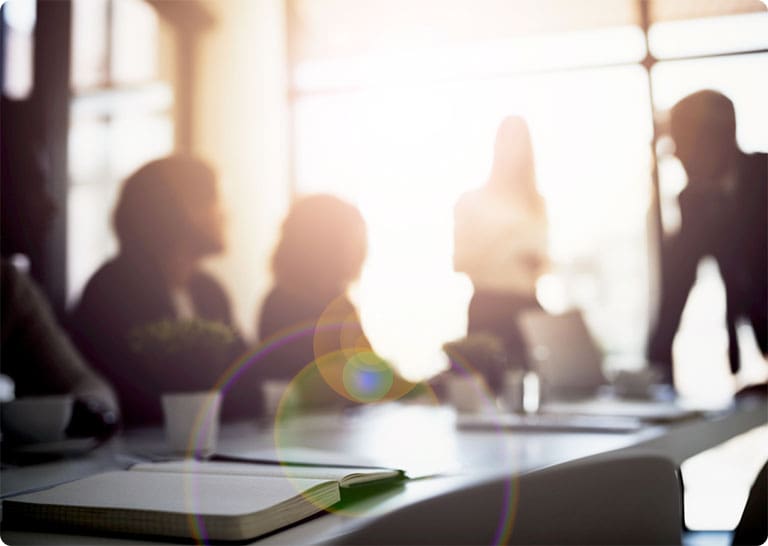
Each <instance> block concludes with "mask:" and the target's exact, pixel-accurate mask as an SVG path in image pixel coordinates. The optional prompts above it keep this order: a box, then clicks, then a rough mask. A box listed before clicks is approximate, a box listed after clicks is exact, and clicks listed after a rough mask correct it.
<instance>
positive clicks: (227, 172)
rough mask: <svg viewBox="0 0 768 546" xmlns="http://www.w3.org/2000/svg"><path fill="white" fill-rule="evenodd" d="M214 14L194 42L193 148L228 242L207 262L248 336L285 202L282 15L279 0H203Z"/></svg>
mask: <svg viewBox="0 0 768 546" xmlns="http://www.w3.org/2000/svg"><path fill="white" fill-rule="evenodd" d="M205 5H206V6H207V7H208V8H209V10H210V12H211V13H212V14H213V15H214V17H215V18H216V20H217V22H216V26H215V28H213V29H212V30H209V31H208V32H207V33H206V34H205V35H204V37H203V39H202V40H201V43H200V46H199V60H198V63H197V67H196V68H197V70H198V72H197V75H196V77H197V96H196V99H195V100H196V104H195V108H196V115H195V126H194V148H195V152H196V153H197V154H199V155H200V156H201V157H203V158H205V159H206V160H208V161H209V162H210V163H211V164H212V165H213V166H214V168H215V169H216V171H217V173H218V175H219V180H220V188H221V193H222V197H223V202H224V207H225V212H226V214H227V220H228V225H227V228H228V240H229V248H228V250H227V252H226V254H225V255H224V256H222V257H217V258H215V259H212V260H211V262H210V269H211V270H212V271H213V272H214V273H215V274H216V275H217V276H218V277H219V278H220V279H221V280H222V281H223V282H224V283H225V285H226V288H227V289H228V291H229V294H230V297H231V299H232V304H233V307H234V312H235V314H236V319H237V321H238V323H239V325H240V327H241V328H242V330H243V332H244V333H245V334H246V335H247V336H249V337H252V336H253V335H254V332H255V320H256V317H257V310H258V307H259V306H260V304H261V299H262V298H263V296H264V294H265V292H266V290H268V288H269V285H270V282H271V276H270V268H269V262H270V257H271V253H272V249H273V246H274V243H275V238H276V235H277V230H278V228H279V224H280V221H281V220H282V217H283V214H284V212H285V210H286V207H287V204H288V183H287V147H286V122H287V117H286V91H285V90H286V84H285V81H286V67H285V14H284V7H283V2H282V1H281V0H219V1H213V0H207V1H206V2H205Z"/></svg>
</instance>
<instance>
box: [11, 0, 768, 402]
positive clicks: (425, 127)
mask: <svg viewBox="0 0 768 546" xmlns="http://www.w3.org/2000/svg"><path fill="white" fill-rule="evenodd" d="M2 48H3V49H2V89H3V93H4V94H5V95H6V96H8V97H11V98H15V99H27V100H29V101H31V102H32V103H33V104H34V105H35V112H36V113H37V114H38V115H39V117H40V119H39V120H38V123H39V125H40V127H41V132H42V135H41V137H42V139H43V140H44V142H45V154H46V158H45V159H46V162H47V167H48V172H49V180H48V184H49V186H50V189H51V190H52V192H53V194H54V195H55V196H56V198H57V200H58V202H59V206H60V210H59V217H58V218H57V221H56V222H57V223H56V229H55V231H54V232H53V234H52V235H51V237H50V240H49V242H48V250H47V256H46V260H47V263H46V267H44V268H42V270H43V272H42V273H41V274H40V275H39V276H41V277H43V278H41V279H39V280H40V281H41V282H42V284H43V285H44V287H45V288H46V291H47V292H48V294H49V296H50V297H51V299H52V300H53V301H54V303H55V304H56V306H57V307H58V309H59V310H63V309H64V308H65V307H66V305H67V304H68V303H71V302H72V301H74V300H75V299H76V298H77V296H78V294H79V293H80V291H81V290H82V288H83V286H84V283H85V282H86V280H87V279H88V278H89V276H90V275H91V274H92V273H93V272H94V270H95V269H96V268H97V267H98V266H99V265H100V264H101V263H102V262H103V261H104V260H105V259H106V258H107V257H109V256H111V255H112V254H113V253H114V252H115V250H116V243H115V240H114V236H113V235H112V231H111V229H110V216H111V213H112V209H113V206H114V201H115V197H116V194H117V190H118V188H119V184H120V182H121V181H122V180H123V179H124V178H125V177H126V176H127V175H128V174H130V173H131V172H132V171H133V170H135V169H136V168H137V167H139V166H140V165H142V164H143V163H145V162H146V161H147V160H150V159H153V158H156V157H160V156H163V155H166V154H168V153H170V152H172V151H187V152H193V153H195V154H198V155H200V156H201V157H203V158H204V159H206V160H207V161H209V162H210V163H211V164H212V165H213V166H214V167H215V169H216V171H217V172H218V174H219V176H220V182H221V187H222V192H223V198H224V202H225V206H226V209H227V210H226V212H227V219H228V238H229V250H228V252H227V254H226V255H225V256H224V257H223V258H217V259H215V260H212V261H211V263H210V268H211V269H212V270H213V271H215V272H216V273H217V275H218V276H219V277H220V278H221V279H222V280H223V281H224V282H225V284H226V286H227V287H228V289H229V291H230V293H231V295H232V299H233V301H234V303H235V306H236V313H237V317H238V322H239V324H240V327H241V328H242V329H243V331H245V332H246V333H247V334H250V335H253V333H254V332H255V329H256V324H255V322H254V320H255V318H254V317H255V316H257V313H256V310H257V309H258V307H259V304H260V302H261V299H262V298H263V295H264V293H265V291H266V289H267V287H268V286H269V284H270V270H269V259H270V256H271V253H272V249H273V247H274V244H275V242H276V237H277V233H278V229H279V225H280V221H281V219H282V217H283V215H284V213H285V211H286V209H287V206H288V204H289V203H290V202H291V199H292V197H293V196H294V195H297V194H300V193H307V192H319V191H322V192H328V193H333V194H337V195H339V196H342V197H344V198H346V199H348V200H349V201H351V202H352V203H354V204H356V205H357V206H358V207H359V208H360V209H361V211H362V212H363V215H364V216H365V219H366V221H367V223H368V228H369V240H370V243H369V256H368V260H367V262H366V265H365V268H364V272H363V275H362V278H361V280H360V282H359V283H358V285H357V286H356V287H355V294H354V296H355V299H356V301H357V303H358V305H359V308H360V310H361V314H362V320H363V323H364V326H365V329H366V331H367V332H368V333H369V336H370V338H371V340H372V342H373V344H374V346H375V348H376V350H377V351H378V352H380V353H381V354H382V355H383V356H385V357H388V358H389V359H391V360H392V361H393V362H394V363H395V365H396V366H397V367H398V368H399V370H400V371H401V373H403V374H404V375H405V376H406V377H409V378H411V379H420V378H424V377H427V376H430V375H432V374H434V373H435V372H437V371H439V370H440V369H441V367H443V366H445V362H444V361H443V360H442V358H443V357H442V356H441V351H440V346H441V345H442V343H444V342H445V341H447V340H450V339H454V338H457V337H460V336H461V335H463V334H464V332H465V329H466V308H467V303H468V301H469V298H470V295H471V284H470V282H469V280H468V279H467V278H466V277H465V276H464V275H462V274H458V273H454V272H453V270H452V265H451V256H452V229H453V226H452V222H453V216H452V208H453V204H454V203H455V201H456V199H457V197H458V196H459V195H460V194H461V193H463V192H465V191H467V190H468V189H471V188H473V187H477V186H479V185H481V184H482V183H483V182H484V181H485V179H486V177H487V175H488V172H489V169H490V164H491V156H492V150H493V138H494V134H495V130H496V127H497V125H498V123H499V121H500V120H501V119H502V118H503V117H504V116H506V115H510V114H518V115H522V116H524V117H525V118H526V119H527V120H528V122H529V125H530V128H531V132H532V138H533V145H534V151H535V160H536V169H537V177H538V183H539V190H540V192H541V193H542V194H543V196H544V198H545V200H546V208H547V213H548V215H549V219H550V225H551V232H550V241H549V246H550V251H551V254H552V258H553V262H554V269H553V272H552V273H551V274H549V275H547V276H546V277H544V278H543V279H541V281H540V282H539V286H538V297H539V300H540V301H541V303H542V305H543V306H544V307H545V308H546V309H547V310H550V311H554V312H557V311H562V310H566V309H570V308H573V307H578V308H580V309H582V310H583V311H584V313H585V316H586V319H587V321H588V323H589V326H590V327H591V330H592V333H593V335H594V336H595V338H596V339H597V340H598V342H599V343H600V344H601V345H602V347H603V348H604V349H605V351H606V353H607V354H608V356H609V360H608V366H609V368H611V367H613V368H615V369H621V368H632V367H637V366H640V365H641V360H640V358H639V357H640V356H641V355H642V352H643V349H644V346H645V343H646V338H647V335H648V329H649V321H650V320H651V318H652V317H653V316H654V312H655V308H656V305H657V298H658V291H657V287H658V247H659V241H660V238H661V236H662V234H663V233H665V232H673V231H674V230H676V229H677V227H678V225H679V212H678V210H677V202H676V196H677V194H678V193H679V192H680V190H681V189H682V188H683V187H684V186H685V183H686V180H685V173H684V171H683V170H682V168H681V166H680V164H679V162H678V161H677V160H676V159H675V157H674V156H673V155H672V152H673V149H672V147H671V146H670V142H669V138H668V137H667V136H666V135H665V130H666V127H665V119H666V118H665V112H666V110H667V109H668V108H669V107H670V106H672V105H673V104H674V103H675V102H676V101H677V100H679V99H680V98H682V97H684V96H685V95H687V94H689V93H691V92H693V91H696V90H698V89H701V88H712V89H716V90H719V91H721V92H723V93H725V94H726V95H728V96H729V97H730V98H731V99H732V100H733V102H734V103H735V106H736V116H737V125H738V135H737V136H738V141H739V145H740V146H741V148H742V149H743V150H745V151H747V152H751V151H758V150H762V151H764V150H767V149H768V123H766V121H768V102H767V101H766V100H765V97H766V96H768V13H766V6H765V5H764V3H762V2H760V1H757V0H723V1H717V0H707V1H702V0H655V1H653V0H647V1H645V0H584V1H580V2H570V1H567V0H543V1H532V0H515V1H504V0H472V1H470V0H418V1H412V0H411V1H407V0H386V1H385V0H227V1H223V0H222V1H214V0H205V1H201V0H66V1H65V0H56V1H46V0H39V1H35V0H8V1H6V2H5V3H4V4H3V7H2ZM724 302H725V299H724V292H723V287H722V283H721V282H720V279H719V274H718V271H717V267H716V265H715V264H713V263H707V262H704V263H702V264H701V267H700V270H699V276H698V282H697V284H696V287H695V288H694V290H693V292H692V295H691V297H690V298H689V301H688V304H687V308H686V311H685V314H684V320H683V326H682V328H681V330H680V333H679V335H678V337H677V340H676V342H675V348H674V351H675V359H676V374H678V378H677V379H678V381H677V383H678V385H679V388H680V390H681V392H683V393H684V394H694V395H700V396H711V397H723V396H728V395H730V394H731V393H732V392H733V391H734V390H735V389H736V388H737V387H738V386H740V385H742V384H745V383H748V382H752V381H756V380H760V379H764V376H765V374H766V366H765V363H764V359H763V358H762V357H761V356H760V355H759V353H758V351H757V349H756V347H755V346H754V341H753V338H752V336H751V335H749V334H746V335H743V336H741V337H742V341H743V343H742V345H743V347H742V354H743V359H744V365H743V369H742V371H741V372H740V375H739V376H737V377H736V379H735V382H734V380H733V379H732V378H731V377H730V372H729V371H728V363H727V349H726V345H727V336H726V332H725V328H724V326H723V321H722V318H721V317H722V316H723V314H724V306H725V303H724ZM702 355H707V359H706V365H702V364H703V363H702V361H701V360H702V358H701V357H702Z"/></svg>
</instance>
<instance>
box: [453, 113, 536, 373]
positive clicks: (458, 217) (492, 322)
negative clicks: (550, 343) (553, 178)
mask: <svg viewBox="0 0 768 546" xmlns="http://www.w3.org/2000/svg"><path fill="white" fill-rule="evenodd" d="M454 221H455V223H454V255H453V264H454V269H455V270H456V271H459V272H463V273H466V274H467V275H468V276H469V278H470V280H471V281H472V284H473V286H474V294H473V296H472V300H471V301H470V304H469V321H468V328H467V330H468V334H473V333H480V332H485V333H489V334H492V335H495V336H497V337H498V338H500V339H501V340H503V342H504V345H505V348H506V350H507V352H508V355H509V358H510V362H511V363H512V364H513V365H515V366H520V365H522V366H524V367H525V366H528V355H527V351H526V347H525V342H524V340H523V337H522V334H521V332H520V329H519V328H518V326H517V317H518V315H519V314H520V313H521V312H522V311H524V310H526V309H531V308H534V309H535V308H539V307H540V306H539V304H538V302H537V301H536V280H537V279H538V277H539V276H540V275H541V274H542V272H543V271H544V268H545V267H546V264H547V262H548V259H547V218H546V213H545V210H544V200H543V199H542V197H541V195H540V194H539V192H538V191H537V189H536V175H535V170H534V161H533V147H532V145H531V138H530V134H529V131H528V126H527V124H526V122H525V121H524V120H523V119H522V118H520V117H515V116H512V117H508V118H505V119H504V120H503V121H502V123H501V125H500V126H499V129H498V131H497V133H496V143H495V150H494V160H493V167H492V169H491V174H490V177H489V178H488V181H487V182H486V184H485V186H483V187H481V188H479V189H476V190H473V191H470V192H468V193H466V194H464V195H462V196H461V197H460V198H459V201H458V202H457V203H456V207H455V210H454Z"/></svg>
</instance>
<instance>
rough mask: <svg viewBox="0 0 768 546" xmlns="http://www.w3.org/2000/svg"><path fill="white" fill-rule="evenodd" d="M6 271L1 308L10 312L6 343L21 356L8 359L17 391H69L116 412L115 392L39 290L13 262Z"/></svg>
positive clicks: (21, 392)
mask: <svg viewBox="0 0 768 546" xmlns="http://www.w3.org/2000/svg"><path fill="white" fill-rule="evenodd" d="M3 275H4V276H6V279H5V281H4V283H5V282H7V283H8V286H9V291H8V292H7V297H8V298H9V301H7V302H5V304H4V306H3V310H4V311H6V312H8V313H11V314H12V317H11V318H10V320H9V322H8V323H7V324H8V328H9V331H8V332H7V333H6V335H5V337H6V339H5V342H6V343H10V344H12V346H13V347H14V351H13V354H14V360H23V362H18V363H11V364H10V365H11V371H12V373H11V374H9V375H10V376H11V378H12V379H13V381H14V383H15V388H16V392H17V395H21V396H24V395H42V394H58V393H71V394H73V395H74V396H75V397H80V398H89V399H93V400H97V401H98V402H100V403H101V404H102V405H103V406H104V407H106V408H107V409H109V410H111V411H115V412H116V411H117V408H118V405H117V400H116V398H115V395H114V392H113V391H112V389H111V388H110V387H109V385H108V384H107V383H106V382H105V381H104V380H103V379H102V378H101V377H100V376H99V375H98V374H97V373H96V372H94V371H93V370H92V369H91V368H89V367H88V366H87V364H86V363H85V362H84V361H83V359H82V357H81V356H80V354H79V353H78V352H77V350H76V349H75V347H74V346H73V344H72V342H71V341H70V339H69V338H68V337H67V335H66V333H65V332H64V331H63V330H62V328H61V327H60V326H59V324H58V323H57V322H56V319H55V317H54V315H53V312H52V311H51V308H50V306H49V305H48V303H47V301H46V300H45V297H44V296H43V294H42V293H41V292H40V290H39V289H38V288H37V287H36V286H35V285H34V283H33V282H32V281H31V280H30V279H29V278H27V277H26V276H25V275H23V274H21V273H20V272H17V271H15V270H14V269H13V268H12V267H9V268H4V270H3ZM4 368H5V366H4Z"/></svg>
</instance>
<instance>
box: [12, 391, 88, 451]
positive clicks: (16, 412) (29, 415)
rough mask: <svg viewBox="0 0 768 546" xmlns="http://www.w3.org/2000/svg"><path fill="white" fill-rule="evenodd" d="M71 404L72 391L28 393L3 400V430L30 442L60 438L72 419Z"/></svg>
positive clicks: (51, 440)
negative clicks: (47, 394) (43, 393)
mask: <svg viewBox="0 0 768 546" xmlns="http://www.w3.org/2000/svg"><path fill="white" fill-rule="evenodd" d="M73 403H74V397H73V396H72V395H71V394H57V395H51V396H28V397H24V398H17V399H16V400H12V401H10V402H5V403H3V404H2V407H1V408H0V419H1V420H2V429H3V431H4V432H5V433H7V434H11V435H13V436H16V437H18V438H19V439H21V440H22V441H26V442H30V443H41V442H55V441H58V440H62V439H64V437H65V431H66V429H67V425H69V421H70V419H71V418H72V405H73Z"/></svg>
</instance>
